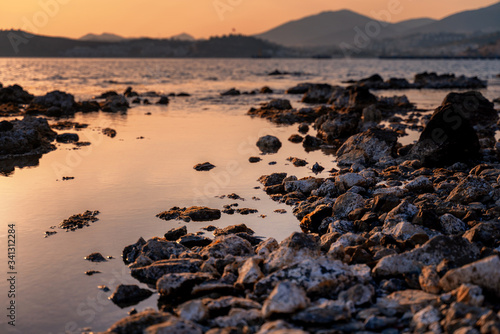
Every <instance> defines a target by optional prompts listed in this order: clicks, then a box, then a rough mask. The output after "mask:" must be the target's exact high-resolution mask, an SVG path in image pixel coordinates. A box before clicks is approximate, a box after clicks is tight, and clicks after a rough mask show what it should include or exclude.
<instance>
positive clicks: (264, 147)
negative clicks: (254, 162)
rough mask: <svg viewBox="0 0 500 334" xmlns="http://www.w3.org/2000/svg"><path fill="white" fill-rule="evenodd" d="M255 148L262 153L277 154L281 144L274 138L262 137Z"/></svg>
mask: <svg viewBox="0 0 500 334" xmlns="http://www.w3.org/2000/svg"><path fill="white" fill-rule="evenodd" d="M257 147H258V148H259V149H260V150H261V151H262V153H277V152H278V151H279V149H280V148H281V142H280V140H279V139H278V138H276V137H274V136H264V137H260V138H259V140H258V141H257Z"/></svg>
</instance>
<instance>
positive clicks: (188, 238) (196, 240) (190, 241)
mask: <svg viewBox="0 0 500 334" xmlns="http://www.w3.org/2000/svg"><path fill="white" fill-rule="evenodd" d="M177 243H179V244H181V245H183V246H185V247H187V248H193V247H205V246H208V245H210V244H211V243H212V239H210V238H207V237H204V236H201V235H197V234H195V233H189V234H186V235H183V236H182V237H180V238H179V239H178V240H177Z"/></svg>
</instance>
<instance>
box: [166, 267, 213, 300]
mask: <svg viewBox="0 0 500 334" xmlns="http://www.w3.org/2000/svg"><path fill="white" fill-rule="evenodd" d="M212 279H214V277H213V275H212V274H208V273H192V272H191V273H189V272H187V273H186V272H185V273H168V274H165V275H163V276H162V277H161V278H160V279H159V280H158V281H157V282H156V290H158V293H159V294H160V296H161V297H162V298H169V299H172V298H176V297H184V298H185V297H187V296H189V295H190V294H191V290H192V288H193V287H194V286H195V285H197V284H200V283H203V282H206V281H208V280H212Z"/></svg>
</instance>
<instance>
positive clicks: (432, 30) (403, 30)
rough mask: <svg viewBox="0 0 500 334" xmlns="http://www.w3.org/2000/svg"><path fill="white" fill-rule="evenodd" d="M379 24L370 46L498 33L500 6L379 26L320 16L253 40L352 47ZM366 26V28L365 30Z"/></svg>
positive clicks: (354, 16) (352, 16)
mask: <svg viewBox="0 0 500 334" xmlns="http://www.w3.org/2000/svg"><path fill="white" fill-rule="evenodd" d="M370 22H371V23H373V22H375V23H377V22H378V23H379V24H380V26H382V29H381V31H380V33H378V34H376V36H373V37H372V38H369V39H370V42H374V41H376V40H380V39H384V38H396V37H397V38H400V37H402V36H408V35H415V34H421V35H422V34H442V33H453V34H472V33H476V34H477V33H492V32H496V31H500V2H499V3H497V4H494V5H492V6H489V7H485V8H480V9H476V10H470V11H465V12H461V13H458V14H454V15H451V16H448V17H446V18H444V19H442V20H439V21H438V20H433V19H429V18H419V19H412V20H406V21H402V22H398V23H388V22H380V21H376V20H375V19H372V18H370V17H368V16H363V15H360V14H358V13H355V12H353V11H350V10H340V11H335V12H333V11H329V12H322V13H320V14H317V15H312V16H308V17H304V18H302V19H299V20H295V21H290V22H287V23H285V24H282V25H280V26H277V27H275V28H273V29H271V30H269V31H266V32H263V33H261V34H258V35H256V36H255V37H258V38H262V39H264V40H267V41H270V42H273V43H277V44H281V45H285V46H288V47H326V46H330V47H332V46H339V45H340V43H342V42H344V43H349V44H353V43H354V42H355V38H359V35H360V31H361V33H364V34H366V31H365V29H366V27H367V23H370ZM369 26H370V25H368V27H369ZM380 26H379V27H380Z"/></svg>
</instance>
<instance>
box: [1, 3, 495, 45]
mask: <svg viewBox="0 0 500 334" xmlns="http://www.w3.org/2000/svg"><path fill="white" fill-rule="evenodd" d="M496 2H498V0H475V1H474V2H472V1H470V0H308V1H304V0H16V1H8V0H2V1H1V3H0V29H11V28H14V29H24V30H28V31H31V32H34V33H38V34H43V35H52V36H68V37H81V36H83V35H85V34H87V33H97V34H100V33H103V32H111V33H116V34H119V35H122V36H125V37H141V36H148V37H169V36H172V35H175V34H179V33H182V32H187V33H189V34H191V35H193V36H195V37H197V38H200V37H209V36H212V35H222V34H228V33H231V32H232V30H233V29H235V30H236V32H238V33H242V34H255V33H260V32H263V31H265V30H268V29H270V28H273V27H275V26H277V25H279V24H281V23H284V22H287V21H289V20H293V19H298V18H301V17H304V16H307V15H311V14H316V13H319V12H321V11H325V10H338V9H344V8H347V9H351V10H354V11H356V12H359V13H361V14H364V15H368V16H372V17H373V16H374V15H373V13H376V12H380V11H383V10H387V9H388V8H390V6H391V3H392V4H394V3H399V6H400V8H401V10H400V13H399V14H397V15H392V17H391V21H393V22H397V21H401V20H405V19H409V18H417V17H432V18H442V17H445V16H447V15H450V14H453V13H456V12H459V11H463V10H468V9H475V8H479V7H484V6H488V5H491V4H493V3H496Z"/></svg>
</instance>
